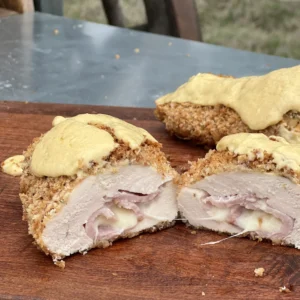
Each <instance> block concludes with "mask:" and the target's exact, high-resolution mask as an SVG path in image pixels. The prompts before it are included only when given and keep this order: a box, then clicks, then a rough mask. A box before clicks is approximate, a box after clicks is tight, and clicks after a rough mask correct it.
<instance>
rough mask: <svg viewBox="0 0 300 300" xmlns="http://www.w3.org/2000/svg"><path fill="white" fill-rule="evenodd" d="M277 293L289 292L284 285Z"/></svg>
mask: <svg viewBox="0 0 300 300" xmlns="http://www.w3.org/2000/svg"><path fill="white" fill-rule="evenodd" d="M279 292H280V293H290V292H291V290H290V289H289V288H287V287H286V286H285V285H284V286H281V287H280V288H279Z"/></svg>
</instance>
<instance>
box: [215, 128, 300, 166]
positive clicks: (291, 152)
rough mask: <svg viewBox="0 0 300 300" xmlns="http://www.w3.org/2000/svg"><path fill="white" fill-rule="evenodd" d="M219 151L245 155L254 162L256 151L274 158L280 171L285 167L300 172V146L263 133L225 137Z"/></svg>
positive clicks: (220, 143)
mask: <svg viewBox="0 0 300 300" xmlns="http://www.w3.org/2000/svg"><path fill="white" fill-rule="evenodd" d="M216 148H217V151H226V150H228V151H230V152H232V153H234V154H240V155H241V154H245V155H248V156H249V159H250V160H252V159H254V158H255V155H254V153H253V151H254V150H259V151H260V156H261V157H262V158H263V151H266V152H267V153H269V154H271V155H272V156H273V161H274V163H275V164H276V166H277V168H278V169H281V168H283V167H287V168H290V169H292V170H294V171H300V144H289V143H288V142H287V141H286V140H285V139H284V138H282V137H278V136H276V137H274V136H271V137H270V138H269V137H267V136H265V135H264V134H262V133H237V134H232V135H228V136H225V137H223V138H222V139H221V140H220V141H219V143H218V144H217V147H216Z"/></svg>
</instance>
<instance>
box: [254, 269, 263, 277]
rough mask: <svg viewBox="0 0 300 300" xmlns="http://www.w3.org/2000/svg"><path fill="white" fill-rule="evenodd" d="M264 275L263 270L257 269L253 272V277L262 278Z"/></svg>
mask: <svg viewBox="0 0 300 300" xmlns="http://www.w3.org/2000/svg"><path fill="white" fill-rule="evenodd" d="M264 273H265V269H264V268H257V269H255V270H254V274H255V277H262V276H264Z"/></svg>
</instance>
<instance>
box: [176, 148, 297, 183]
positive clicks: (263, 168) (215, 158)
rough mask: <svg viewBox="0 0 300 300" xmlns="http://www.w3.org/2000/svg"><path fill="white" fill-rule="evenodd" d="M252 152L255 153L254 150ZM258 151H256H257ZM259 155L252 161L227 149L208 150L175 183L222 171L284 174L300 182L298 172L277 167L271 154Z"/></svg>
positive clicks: (186, 181) (192, 181)
mask: <svg viewBox="0 0 300 300" xmlns="http://www.w3.org/2000/svg"><path fill="white" fill-rule="evenodd" d="M253 153H256V152H255V151H254V152H253ZM257 153H258V151H257ZM259 157H261V155H259V153H258V155H257V156H256V158H255V159H254V160H253V161H250V160H249V158H248V156H247V155H236V154H233V153H231V152H229V151H222V152H218V151H216V150H210V151H209V152H208V153H207V154H206V156H205V158H202V159H199V160H198V161H195V162H193V163H191V167H190V169H189V170H188V171H187V172H185V173H184V174H182V175H181V176H178V177H177V178H176V180H175V183H177V184H178V185H179V187H184V186H190V185H192V184H194V183H196V182H197V181H199V180H202V179H204V178H205V177H207V176H210V175H214V174H220V173H223V172H234V171H250V170H251V171H257V172H261V173H275V174H278V175H279V176H284V177H287V178H289V179H290V180H292V181H293V182H295V183H296V184H300V173H299V172H295V171H293V170H291V169H289V168H287V167H285V168H282V169H278V168H277V166H276V164H275V163H274V162H273V157H272V155H270V154H268V153H267V152H264V155H263V157H264V158H263V159H260V158H259Z"/></svg>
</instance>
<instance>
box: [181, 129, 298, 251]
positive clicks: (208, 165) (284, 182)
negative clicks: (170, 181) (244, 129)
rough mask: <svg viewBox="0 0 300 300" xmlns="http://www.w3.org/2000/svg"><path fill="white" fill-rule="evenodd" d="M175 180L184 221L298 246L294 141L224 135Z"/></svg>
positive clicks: (296, 162) (199, 226)
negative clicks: (291, 142) (212, 147)
mask: <svg viewBox="0 0 300 300" xmlns="http://www.w3.org/2000/svg"><path fill="white" fill-rule="evenodd" d="M178 184H179V185H180V191H179V194H178V206H179V211H180V213H181V214H182V216H183V217H184V218H186V220H187V221H188V223H189V224H190V225H192V226H194V227H196V228H207V229H211V230H214V231H218V232H225V233H229V234H241V235H250V236H251V237H253V238H259V239H261V238H267V239H270V240H272V241H273V242H274V243H280V244H283V245H294V246H295V247H296V248H299V249H300V217H299V216H300V145H296V144H289V143H288V142H287V141H285V140H284V139H283V138H281V137H267V136H265V135H263V134H247V133H241V134H235V135H231V136H227V137H225V138H223V139H222V140H221V141H220V142H219V143H218V145H217V150H212V151H210V152H209V153H208V154H207V155H206V157H205V158H204V159H200V160H198V161H197V162H195V163H193V164H192V166H191V168H190V170H189V171H188V172H186V173H185V174H183V175H182V176H181V178H180V179H179V181H178Z"/></svg>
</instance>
